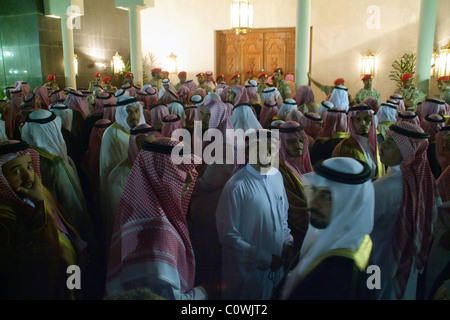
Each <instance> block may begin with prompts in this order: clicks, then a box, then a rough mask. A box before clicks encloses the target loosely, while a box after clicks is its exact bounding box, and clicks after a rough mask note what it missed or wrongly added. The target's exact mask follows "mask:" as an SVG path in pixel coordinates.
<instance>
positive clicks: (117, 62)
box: [111, 52, 125, 74]
mask: <svg viewBox="0 0 450 320" xmlns="http://www.w3.org/2000/svg"><path fill="white" fill-rule="evenodd" d="M111 66H112V69H113V72H114V74H117V73H121V72H122V71H123V68H125V65H124V63H123V59H122V56H121V55H119V53H118V52H116V54H115V55H114V56H113V57H112V60H111Z"/></svg>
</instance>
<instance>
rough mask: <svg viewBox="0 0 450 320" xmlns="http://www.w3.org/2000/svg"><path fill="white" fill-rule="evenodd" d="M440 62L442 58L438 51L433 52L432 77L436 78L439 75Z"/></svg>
mask: <svg viewBox="0 0 450 320" xmlns="http://www.w3.org/2000/svg"><path fill="white" fill-rule="evenodd" d="M439 60H440V56H439V53H438V52H437V50H436V49H434V50H433V56H432V57H431V76H432V77H435V76H437V75H438V74H439Z"/></svg>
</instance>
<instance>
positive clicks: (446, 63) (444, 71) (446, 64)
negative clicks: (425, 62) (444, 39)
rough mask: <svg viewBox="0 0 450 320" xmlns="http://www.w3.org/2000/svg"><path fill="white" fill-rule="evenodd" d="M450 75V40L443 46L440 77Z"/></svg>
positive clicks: (440, 58) (440, 55) (440, 57)
mask: <svg viewBox="0 0 450 320" xmlns="http://www.w3.org/2000/svg"><path fill="white" fill-rule="evenodd" d="M449 75H450V42H449V43H447V45H446V46H443V47H441V53H440V54H439V77H443V76H449Z"/></svg>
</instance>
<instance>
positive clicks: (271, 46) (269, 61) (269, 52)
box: [264, 32, 286, 74]
mask: <svg viewBox="0 0 450 320" xmlns="http://www.w3.org/2000/svg"><path fill="white" fill-rule="evenodd" d="M285 60H286V34H285V33H284V32H270V33H266V34H264V62H265V70H267V73H268V74H270V73H271V72H272V71H273V70H275V69H276V68H283V69H286V65H285V63H286V61H285Z"/></svg>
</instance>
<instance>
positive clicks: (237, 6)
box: [230, 0, 253, 35]
mask: <svg viewBox="0 0 450 320" xmlns="http://www.w3.org/2000/svg"><path fill="white" fill-rule="evenodd" d="M230 16H231V29H233V30H234V31H235V32H236V34H238V35H244V34H247V32H248V31H249V30H250V29H251V28H253V3H251V2H250V1H249V0H233V2H232V3H231V8H230Z"/></svg>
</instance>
